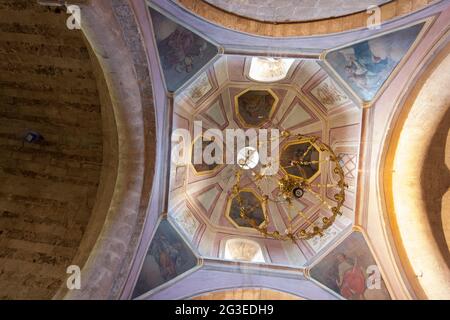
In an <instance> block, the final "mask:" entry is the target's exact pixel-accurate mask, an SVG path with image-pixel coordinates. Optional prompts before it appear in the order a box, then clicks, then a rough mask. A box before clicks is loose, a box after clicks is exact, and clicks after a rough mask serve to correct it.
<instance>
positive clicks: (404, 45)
mask: <svg viewBox="0 0 450 320" xmlns="http://www.w3.org/2000/svg"><path fill="white" fill-rule="evenodd" d="M423 26H424V23H421V24H417V25H414V26H411V27H408V28H405V29H402V30H398V31H394V32H392V33H389V34H385V35H382V36H379V37H377V38H373V39H369V40H366V41H362V42H359V43H355V44H353V45H351V46H348V47H345V48H342V49H337V50H335V51H332V52H330V53H328V54H327V55H326V57H325V60H326V62H327V63H329V64H330V65H331V67H332V68H333V69H334V70H335V71H336V72H337V74H338V75H339V76H340V77H341V78H342V79H343V80H344V81H345V82H347V84H348V85H349V86H350V87H351V88H352V90H353V91H354V92H355V93H356V95H357V96H358V97H359V98H361V100H363V101H371V100H372V99H373V98H374V97H375V95H376V94H377V93H378V91H379V90H380V89H381V87H382V86H383V84H384V82H385V81H386V80H387V79H388V78H389V76H390V75H391V73H392V72H393V71H394V69H395V67H396V66H397V65H398V64H399V63H400V61H401V60H402V59H403V57H404V56H405V55H406V53H407V52H408V50H409V49H410V48H411V46H412V45H413V43H414V41H415V40H416V38H417V36H418V35H419V33H420V31H421V30H422V28H423Z"/></svg>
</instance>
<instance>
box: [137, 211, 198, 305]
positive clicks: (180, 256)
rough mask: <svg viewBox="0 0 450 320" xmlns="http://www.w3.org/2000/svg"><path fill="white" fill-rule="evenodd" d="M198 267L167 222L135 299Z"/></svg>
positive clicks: (146, 262) (153, 246)
mask: <svg viewBox="0 0 450 320" xmlns="http://www.w3.org/2000/svg"><path fill="white" fill-rule="evenodd" d="M197 265H198V258H197V257H196V256H195V254H194V253H193V252H192V250H191V249H190V248H189V246H188V245H187V244H186V243H185V242H184V240H183V238H182V237H180V235H179V234H178V233H177V231H176V230H175V229H174V228H173V227H172V226H171V224H170V223H169V222H168V221H167V220H162V221H161V222H160V224H159V226H158V228H157V230H156V233H155V235H154V237H153V240H152V242H151V244H150V248H149V249H148V251H147V254H146V256H145V259H144V264H143V266H142V269H141V272H140V274H139V277H138V280H137V284H136V287H135V289H134V292H133V295H132V297H133V298H136V297H139V296H141V295H143V294H146V293H148V292H149V291H151V290H152V289H155V288H157V287H158V286H160V285H162V284H163V283H166V282H168V281H170V280H172V279H174V278H176V277H178V276H180V275H181V274H183V273H185V272H186V271H188V270H190V269H192V268H194V267H196V266H197Z"/></svg>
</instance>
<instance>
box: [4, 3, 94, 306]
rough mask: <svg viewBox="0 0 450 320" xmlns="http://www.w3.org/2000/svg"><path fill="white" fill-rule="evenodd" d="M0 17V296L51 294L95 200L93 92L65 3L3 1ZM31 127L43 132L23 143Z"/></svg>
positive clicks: (90, 74)
mask: <svg viewBox="0 0 450 320" xmlns="http://www.w3.org/2000/svg"><path fill="white" fill-rule="evenodd" d="M0 17H1V18H0V21H1V22H0V299H18V298H24V299H36V298H51V297H52V296H53V295H54V294H55V292H56V290H57V289H58V288H59V287H60V286H61V285H63V284H64V282H65V279H66V276H67V275H66V268H67V266H69V265H70V264H71V261H72V259H73V257H74V256H75V254H76V251H77V249H78V246H79V244H80V241H81V239H82V237H83V235H84V232H85V230H86V227H87V224H88V221H89V218H90V215H91V211H92V209H93V208H94V203H95V199H96V195H97V188H98V185H99V178H100V172H101V168H102V125H101V124H102V122H101V107H100V101H99V94H98V91H97V85H96V79H95V76H94V72H93V69H92V65H91V61H90V57H89V52H88V49H87V47H86V44H85V42H84V39H83V34H82V32H81V31H75V30H69V29H67V27H66V19H67V17H68V16H67V15H66V14H65V11H63V10H59V9H55V8H53V9H51V8H49V7H43V6H39V5H37V4H36V1H29V0H1V1H0ZM29 130H32V131H36V132H38V133H40V134H41V135H42V137H43V140H42V141H38V142H37V143H26V142H24V141H23V137H24V135H25V134H26V132H27V131H29Z"/></svg>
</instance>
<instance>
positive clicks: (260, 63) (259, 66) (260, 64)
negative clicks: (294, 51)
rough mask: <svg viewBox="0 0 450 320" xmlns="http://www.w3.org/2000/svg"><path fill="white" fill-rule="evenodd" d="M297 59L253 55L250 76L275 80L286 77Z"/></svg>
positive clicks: (267, 80)
mask: <svg viewBox="0 0 450 320" xmlns="http://www.w3.org/2000/svg"><path fill="white" fill-rule="evenodd" d="M294 61H295V59H281V58H265V57H261V58H259V57H253V58H252V62H251V65H250V71H249V73H248V76H249V77H250V78H251V79H253V80H255V81H262V82H275V81H280V80H283V79H284V78H286V76H287V74H288V72H289V69H290V68H291V66H292V64H293V63H294Z"/></svg>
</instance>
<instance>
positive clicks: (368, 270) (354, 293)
mask: <svg viewBox="0 0 450 320" xmlns="http://www.w3.org/2000/svg"><path fill="white" fill-rule="evenodd" d="M310 274H311V277H312V278H314V279H316V280H317V281H319V282H320V283H322V284H323V285H325V286H326V287H328V288H330V289H331V290H333V291H334V292H336V293H338V294H339V295H341V296H342V297H344V298H346V299H349V300H390V299H391V296H390V295H389V292H388V290H387V288H386V285H385V283H384V280H383V278H382V277H381V273H380V270H379V268H378V266H377V264H376V262H375V259H374V258H373V256H372V253H371V252H370V249H369V247H368V245H367V243H366V241H365V240H364V236H363V234H362V233H360V232H356V231H355V232H353V233H352V234H351V235H350V236H349V237H348V238H347V239H345V240H344V241H343V242H342V243H341V244H340V245H338V246H337V248H335V249H334V250H333V251H332V252H330V253H329V254H328V255H327V256H325V258H323V259H322V260H321V261H320V262H319V263H318V264H317V265H315V266H313V268H312V269H311V271H310Z"/></svg>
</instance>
